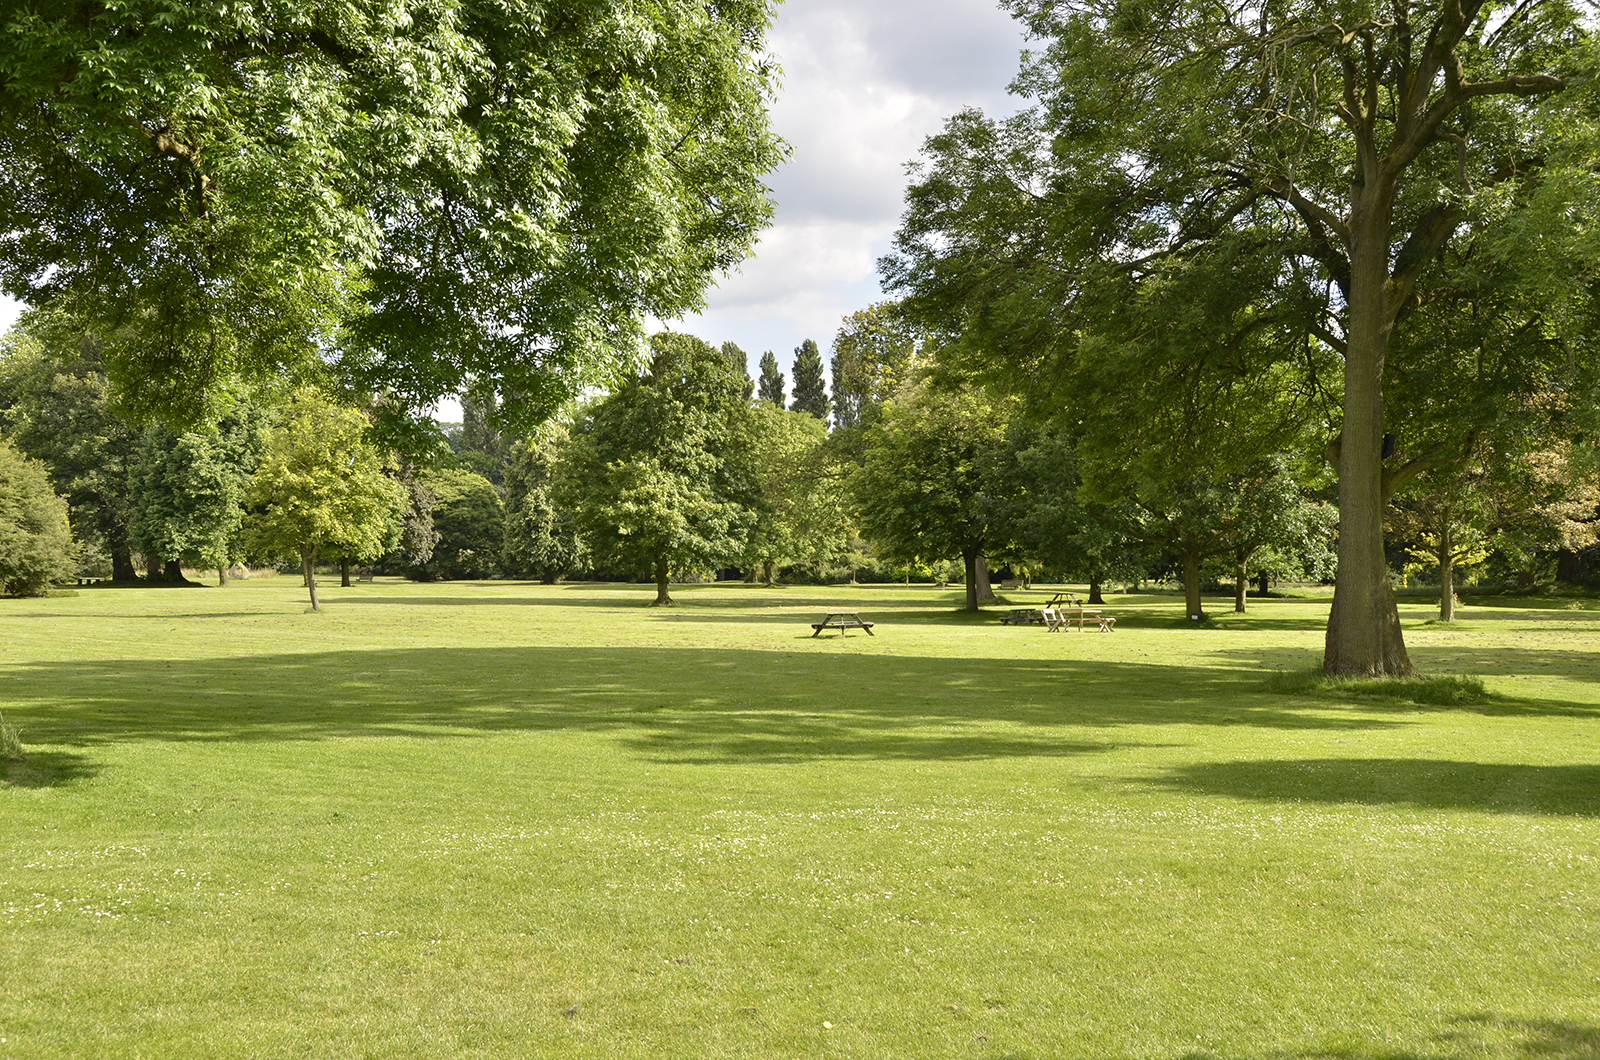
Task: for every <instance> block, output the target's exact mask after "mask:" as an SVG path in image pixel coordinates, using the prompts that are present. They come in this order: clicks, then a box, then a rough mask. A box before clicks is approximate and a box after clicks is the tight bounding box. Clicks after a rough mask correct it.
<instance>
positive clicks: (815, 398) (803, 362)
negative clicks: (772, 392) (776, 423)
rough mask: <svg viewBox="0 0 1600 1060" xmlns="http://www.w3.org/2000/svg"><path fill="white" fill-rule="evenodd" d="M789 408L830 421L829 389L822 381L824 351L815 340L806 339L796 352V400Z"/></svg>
mask: <svg viewBox="0 0 1600 1060" xmlns="http://www.w3.org/2000/svg"><path fill="white" fill-rule="evenodd" d="M789 408H790V409H792V410H793V411H795V412H809V413H810V414H811V415H813V416H815V417H816V418H817V419H819V420H822V421H824V422H826V421H827V419H828V389H827V385H826V384H825V383H824V382H823V381H822V351H821V350H819V349H817V343H816V340H814V339H806V340H805V341H804V342H802V343H801V344H800V345H799V346H796V347H795V350H794V400H793V401H791V402H790V403H789Z"/></svg>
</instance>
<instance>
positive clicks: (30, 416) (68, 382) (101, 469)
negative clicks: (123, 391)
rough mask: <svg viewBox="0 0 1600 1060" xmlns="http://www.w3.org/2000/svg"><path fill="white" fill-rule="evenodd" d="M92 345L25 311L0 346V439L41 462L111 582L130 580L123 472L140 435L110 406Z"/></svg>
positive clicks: (128, 505)
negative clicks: (107, 563)
mask: <svg viewBox="0 0 1600 1060" xmlns="http://www.w3.org/2000/svg"><path fill="white" fill-rule="evenodd" d="M111 397H112V395H111V393H110V387H109V384H108V382H107V380H106V375H105V365H104V364H103V363H102V362H101V360H100V356H99V350H98V345H97V344H96V343H95V342H94V341H93V340H92V339H90V338H88V337H86V336H84V335H82V334H81V333H77V334H74V333H73V331H72V329H70V328H68V327H66V326H64V322H63V321H61V320H60V319H59V318H58V317H57V316H55V315H52V314H44V313H39V312H37V311H30V312H29V313H27V314H26V315H25V316H24V317H23V320H22V321H21V323H19V325H18V326H17V328H16V329H15V330H13V331H12V332H11V334H9V335H7V336H6V338H5V340H4V342H3V344H0V412H3V415H4V416H5V422H4V424H3V430H4V432H5V434H6V435H7V436H8V437H9V438H10V439H11V440H12V441H13V442H14V443H15V444H16V445H17V448H18V449H20V450H21V451H22V452H23V453H25V454H26V455H28V456H30V457H32V458H33V459H35V460H39V461H42V462H43V463H44V465H45V466H46V467H47V468H48V469H49V471H50V481H51V482H52V483H53V485H54V487H55V489H56V492H58V493H59V494H60V495H61V496H63V497H65V498H66V500H67V504H68V505H69V507H70V510H71V518H72V527H73V532H74V533H75V534H77V535H78V537H79V539H80V540H82V541H84V542H85V543H87V544H90V545H93V546H95V547H97V548H100V549H103V550H104V551H105V552H106V554H107V555H108V556H110V559H111V576H112V578H113V580H115V581H119V582H128V581H133V580H135V579H136V578H137V577H138V572H137V571H136V570H135V569H134V565H133V551H134V548H133V543H132V541H131V539H130V537H129V533H128V523H129V520H130V519H131V518H132V512H133V500H132V496H131V494H130V491H129V485H128V471H129V469H130V468H131V467H132V466H133V464H134V463H135V461H136V458H137V453H138V448H139V435H140V432H139V429H138V428H137V427H135V426H133V425H132V424H129V423H128V422H127V421H126V420H124V419H123V418H122V417H121V416H119V415H118V414H117V412H116V410H115V408H114V407H113V404H112V400H111Z"/></svg>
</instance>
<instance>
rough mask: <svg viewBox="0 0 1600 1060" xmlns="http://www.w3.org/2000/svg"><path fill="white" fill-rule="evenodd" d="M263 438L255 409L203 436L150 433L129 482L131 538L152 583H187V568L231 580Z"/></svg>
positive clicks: (238, 407)
mask: <svg viewBox="0 0 1600 1060" xmlns="http://www.w3.org/2000/svg"><path fill="white" fill-rule="evenodd" d="M265 430H266V412H265V410H264V409H262V408H260V407H258V406H256V405H254V404H252V403H250V402H239V403H236V404H235V406H234V408H232V409H230V410H229V411H228V412H227V413H225V414H224V415H223V416H222V418H221V419H220V420H219V421H218V422H217V423H215V424H212V425H208V426H204V427H202V428H200V429H198V430H191V431H182V432H177V431H173V430H172V429H171V428H169V427H167V426H165V425H164V424H160V423H155V424H151V425H150V426H149V427H147V428H145V430H144V432H143V434H142V435H141V437H140V440H139V451H138V458H137V460H136V461H135V462H134V464H133V467H132V468H131V470H130V472H129V475H128V485H129V491H130V493H131V495H132V500H133V513H132V517H131V519H130V521H129V533H130V534H131V535H132V537H133V539H134V540H135V541H137V542H138V544H139V550H140V551H141V552H143V553H144V555H145V557H146V558H147V559H149V560H150V573H151V577H152V578H156V577H164V578H165V579H166V580H168V581H174V582H177V581H181V580H182V579H183V571H182V565H183V564H184V563H189V564H191V565H193V566H199V567H213V568H215V569H216V570H217V571H218V572H219V573H218V579H219V581H221V580H225V578H226V574H225V571H226V568H227V566H228V564H229V563H231V562H232V561H233V560H234V559H235V558H237V557H236V555H235V553H236V552H237V550H238V546H239V530H240V527H241V525H242V522H243V518H244V513H243V509H242V507H241V504H242V502H243V497H244V484H245V481H246V480H247V479H248V478H249V477H250V475H251V473H252V472H254V471H255V469H256V465H257V464H258V463H259V462H260V459H261V451H262V449H263V447H264V445H265V437H264V435H265ZM163 561H164V563H165V570H164V571H162V570H161V567H160V564H161V563H162V562H163Z"/></svg>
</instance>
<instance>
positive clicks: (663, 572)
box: [650, 556, 672, 607]
mask: <svg viewBox="0 0 1600 1060" xmlns="http://www.w3.org/2000/svg"><path fill="white" fill-rule="evenodd" d="M668 573H669V572H668V569H667V557H665V556H658V557H656V600H655V603H653V604H651V605H650V606H651V607H665V606H667V605H669V604H671V603H672V594H671V593H669V592H667V585H668V584H669V582H668V577H667V576H668Z"/></svg>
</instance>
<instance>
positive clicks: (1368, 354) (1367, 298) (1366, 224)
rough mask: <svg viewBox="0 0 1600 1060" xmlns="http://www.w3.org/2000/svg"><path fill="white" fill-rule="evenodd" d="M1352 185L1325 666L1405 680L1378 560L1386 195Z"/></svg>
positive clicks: (1394, 614) (1396, 619)
mask: <svg viewBox="0 0 1600 1060" xmlns="http://www.w3.org/2000/svg"><path fill="white" fill-rule="evenodd" d="M1356 179H1357V184H1356V185H1355V186H1354V187H1353V188H1352V191H1351V199H1352V203H1351V212H1350V297H1349V301H1348V305H1347V316H1346V320H1347V325H1346V329H1345V366H1344V424H1343V431H1342V434H1341V436H1340V440H1339V446H1338V473H1339V573H1338V576H1337V578H1336V579H1335V581H1334V589H1333V608H1332V610H1331V612H1330V613H1329V615H1328V634H1327V640H1326V642H1325V650H1324V652H1323V656H1322V668H1323V670H1324V671H1325V672H1326V673H1328V674H1330V675H1333V676H1351V677H1354V676H1360V675H1364V674H1368V675H1373V676H1391V677H1406V676H1410V675H1411V674H1413V673H1415V672H1416V671H1415V670H1414V669H1413V668H1412V666H1411V659H1410V657H1409V656H1408V655H1407V654H1406V645H1405V638H1404V636H1402V634H1401V631H1400V612H1399V609H1398V608H1397V607H1396V605H1395V599H1394V589H1393V587H1392V586H1390V584H1389V567H1388V563H1387V562H1386V560H1385V558H1384V554H1383V509H1384V500H1385V498H1384V496H1383V362H1384V354H1385V351H1386V350H1387V349H1388V346H1389V335H1390V333H1391V331H1392V330H1393V327H1394V325H1393V314H1392V310H1391V307H1390V306H1389V305H1388V299H1389V293H1390V292H1389V285H1388V281H1389V265H1388V258H1389V241H1390V230H1391V216H1392V214H1393V209H1394V206H1393V189H1392V187H1382V186H1380V187H1373V186H1369V185H1368V184H1364V183H1361V180H1362V178H1361V177H1360V176H1358V177H1357V178H1356ZM1373 179H1375V180H1376V181H1378V182H1379V183H1380V184H1381V183H1382V182H1383V178H1381V177H1377V176H1376V175H1374V178H1373Z"/></svg>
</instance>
